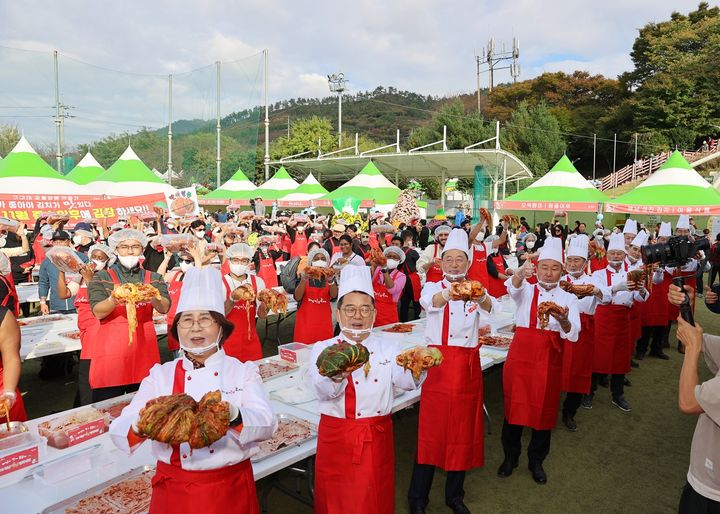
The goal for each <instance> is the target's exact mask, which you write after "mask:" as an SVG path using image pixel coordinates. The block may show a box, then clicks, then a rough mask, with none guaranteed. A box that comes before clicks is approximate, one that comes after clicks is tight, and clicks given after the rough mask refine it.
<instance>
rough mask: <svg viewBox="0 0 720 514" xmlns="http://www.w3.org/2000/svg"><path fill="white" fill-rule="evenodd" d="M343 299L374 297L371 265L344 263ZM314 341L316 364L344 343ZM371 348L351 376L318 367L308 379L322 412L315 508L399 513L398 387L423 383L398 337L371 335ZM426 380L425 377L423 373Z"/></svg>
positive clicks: (329, 513)
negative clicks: (402, 362) (402, 358)
mask: <svg viewBox="0 0 720 514" xmlns="http://www.w3.org/2000/svg"><path fill="white" fill-rule="evenodd" d="M339 287H340V290H339V292H338V300H340V299H341V298H342V297H343V296H345V295H346V294H348V293H352V292H361V293H365V294H367V295H369V296H371V297H372V296H373V288H372V284H371V281H370V270H369V268H367V267H359V266H347V267H345V268H343V271H342V280H341V281H340V286H339ZM343 340H345V341H347V342H348V343H350V344H355V343H354V342H353V341H352V340H350V339H346V338H344V337H343V332H341V333H340V335H339V336H338V337H333V338H330V339H327V340H325V341H319V342H318V343H316V344H315V345H314V346H313V349H312V352H311V355H310V360H309V362H311V363H315V362H316V361H317V358H318V356H319V355H320V352H322V351H323V350H324V349H325V348H327V347H328V346H330V345H333V344H336V343H338V342H340V341H343ZM362 345H363V346H365V347H366V348H367V349H368V351H369V352H370V371H369V373H368V374H367V376H366V374H365V366H363V367H361V368H360V369H357V370H355V371H354V372H353V373H352V374H351V375H350V376H348V377H347V380H344V381H342V382H339V383H338V382H335V381H333V380H331V379H330V378H328V377H324V376H322V375H320V373H319V371H318V369H317V366H314V365H311V366H310V368H309V369H308V373H307V375H306V382H307V383H308V386H309V387H310V389H311V390H312V391H313V392H314V393H315V396H316V397H317V398H318V400H319V401H318V406H319V410H320V413H321V417H320V426H319V429H318V443H317V456H316V458H315V512H316V513H321V514H353V513H358V514H360V513H362V514H391V513H393V512H395V451H394V443H393V428H392V418H391V414H392V406H393V398H394V395H393V388H398V389H402V390H406V391H411V390H414V389H416V388H417V387H418V384H416V383H415V380H414V379H413V376H412V373H411V372H410V371H405V370H404V369H403V368H402V367H401V366H398V365H397V363H396V362H395V358H396V356H397V355H398V354H399V353H400V352H401V348H400V347H399V346H398V343H395V342H393V341H390V340H388V339H387V338H385V337H382V336H380V335H378V334H373V333H371V334H370V335H369V337H368V338H367V339H365V340H364V341H362ZM421 378H422V377H421Z"/></svg>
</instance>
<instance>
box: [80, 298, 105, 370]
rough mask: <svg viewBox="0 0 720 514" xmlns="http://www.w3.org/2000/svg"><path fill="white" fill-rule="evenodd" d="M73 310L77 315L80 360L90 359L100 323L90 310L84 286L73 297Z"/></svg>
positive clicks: (96, 340)
mask: <svg viewBox="0 0 720 514" xmlns="http://www.w3.org/2000/svg"><path fill="white" fill-rule="evenodd" d="M75 310H77V313H78V319H77V326H78V329H79V330H80V347H81V350H80V358H81V359H92V358H93V347H94V346H97V344H98V343H99V340H98V331H99V330H100V321H98V319H97V318H96V317H95V315H94V314H93V312H92V309H91V308H90V302H89V300H88V290H87V287H86V286H83V287H81V288H80V289H79V290H78V293H77V295H75Z"/></svg>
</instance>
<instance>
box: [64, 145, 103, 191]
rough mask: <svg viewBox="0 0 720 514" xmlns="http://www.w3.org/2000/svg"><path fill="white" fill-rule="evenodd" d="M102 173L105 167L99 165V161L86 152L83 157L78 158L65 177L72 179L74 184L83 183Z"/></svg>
mask: <svg viewBox="0 0 720 514" xmlns="http://www.w3.org/2000/svg"><path fill="white" fill-rule="evenodd" d="M103 173H105V168H103V167H102V166H100V163H99V162H97V161H96V160H95V157H93V155H92V154H91V153H90V152H88V153H86V154H85V157H83V158H82V159H80V162H79V163H77V166H75V167H74V168H73V169H72V170H70V173H68V174H67V175H65V178H67V179H70V180H72V181H73V182H75V183H76V184H80V185H85V184H87V183H89V182H92V181H93V180H95V179H97V178H98V177H99V176H100V175H102V174H103Z"/></svg>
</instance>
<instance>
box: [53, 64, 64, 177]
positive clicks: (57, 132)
mask: <svg viewBox="0 0 720 514" xmlns="http://www.w3.org/2000/svg"><path fill="white" fill-rule="evenodd" d="M53 62H54V66H55V145H56V147H55V161H56V162H57V171H58V173H62V148H61V144H62V143H61V141H60V139H61V137H62V136H61V133H60V132H61V128H60V79H59V73H58V52H57V50H54V51H53Z"/></svg>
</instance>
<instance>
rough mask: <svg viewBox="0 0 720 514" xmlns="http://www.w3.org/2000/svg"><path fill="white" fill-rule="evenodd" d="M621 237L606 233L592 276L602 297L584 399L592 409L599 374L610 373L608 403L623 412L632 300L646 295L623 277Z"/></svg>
mask: <svg viewBox="0 0 720 514" xmlns="http://www.w3.org/2000/svg"><path fill="white" fill-rule="evenodd" d="M626 256H627V253H626V251H625V239H624V237H623V235H622V234H613V235H611V236H610V244H609V245H608V249H607V259H608V265H607V267H606V268H605V269H602V270H598V271H595V272H594V273H593V275H592V277H593V282H594V283H595V286H596V287H597V288H598V289H600V290H601V291H603V299H602V300H601V301H600V305H599V306H598V308H597V309H596V311H595V352H594V356H593V380H592V387H591V392H590V395H589V396H588V397H586V398H585V400H584V406H585V407H586V408H592V400H593V395H594V393H595V390H596V389H597V383H598V380H599V378H600V375H603V374H610V392H611V393H612V403H613V405H615V406H616V407H617V408H619V409H620V410H622V411H623V412H630V411H631V410H632V408H631V407H630V404H629V403H628V401H627V400H625V397H624V388H625V374H626V373H629V372H630V369H631V366H630V358H631V356H632V353H633V351H634V344H633V343H634V342H635V340H634V339H632V336H633V334H632V333H631V328H630V308H631V307H632V306H633V302H644V301H646V300H647V298H648V296H649V294H648V291H647V289H645V286H644V285H643V284H642V283H641V282H637V283H636V282H633V281H629V280H628V279H627V270H626V269H625V258H626Z"/></svg>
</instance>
